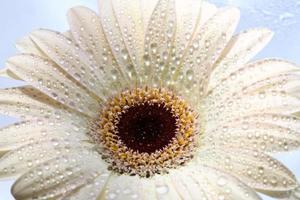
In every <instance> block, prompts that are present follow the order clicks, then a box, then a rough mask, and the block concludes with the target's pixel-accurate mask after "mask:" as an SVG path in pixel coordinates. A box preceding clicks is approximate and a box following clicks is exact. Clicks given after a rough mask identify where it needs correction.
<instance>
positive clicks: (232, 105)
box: [204, 91, 300, 127]
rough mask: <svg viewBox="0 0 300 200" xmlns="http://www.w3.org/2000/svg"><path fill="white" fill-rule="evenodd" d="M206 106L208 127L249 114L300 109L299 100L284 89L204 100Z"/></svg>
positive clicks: (282, 112) (290, 112) (289, 112)
mask: <svg viewBox="0 0 300 200" xmlns="http://www.w3.org/2000/svg"><path fill="white" fill-rule="evenodd" d="M204 106H205V107H206V108H207V113H205V114H206V121H207V122H208V123H209V125H208V126H210V127H217V126H218V125H220V124H224V122H225V121H228V120H233V119H236V118H238V117H243V116H247V115H249V114H258V113H262V112H268V111H270V110H272V112H273V113H281V114H292V113H295V112H298V111H299V109H300V100H299V99H298V98H296V97H293V96H291V95H288V94H286V92H285V91H274V92H268V93H257V94H253V95H244V96H241V97H239V96H233V97H232V99H229V100H228V101H225V102H221V103H220V102H219V100H218V99H215V100H213V101H212V100H209V101H205V102H204Z"/></svg>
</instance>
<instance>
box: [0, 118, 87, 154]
mask: <svg viewBox="0 0 300 200" xmlns="http://www.w3.org/2000/svg"><path fill="white" fill-rule="evenodd" d="M65 120H66V119H65ZM73 120H74V119H73ZM73 120H72V119H70V120H66V121H65V122H63V123H61V122H59V121H50V120H31V121H23V122H17V123H15V124H13V125H9V126H7V127H4V128H2V129H0V151H9V150H13V149H16V148H19V147H21V146H23V145H26V144H29V143H33V142H37V141H41V140H44V139H46V138H51V137H54V138H55V137H61V138H66V139H68V138H76V139H77V140H88V137H87V135H86V134H87V132H88V128H87V124H88V122H87V121H86V120H84V118H82V119H81V120H74V121H73Z"/></svg>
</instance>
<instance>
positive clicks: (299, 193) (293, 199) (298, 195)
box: [286, 186, 300, 200]
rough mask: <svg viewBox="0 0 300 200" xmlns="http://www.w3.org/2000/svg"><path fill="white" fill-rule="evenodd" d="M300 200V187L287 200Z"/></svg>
mask: <svg viewBox="0 0 300 200" xmlns="http://www.w3.org/2000/svg"><path fill="white" fill-rule="evenodd" d="M299 199H300V186H299V187H297V188H296V189H295V190H293V191H292V192H291V194H290V196H289V197H288V198H286V200H299Z"/></svg>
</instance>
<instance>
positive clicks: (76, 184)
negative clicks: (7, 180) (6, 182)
mask: <svg viewBox="0 0 300 200" xmlns="http://www.w3.org/2000/svg"><path fill="white" fill-rule="evenodd" d="M106 168H107V166H106V164H105V162H104V161H103V160H101V157H100V155H99V154H98V153H96V152H93V151H88V150H81V151H80V150H78V151H74V152H72V153H69V154H66V155H64V156H58V157H56V158H54V159H52V160H49V161H47V162H44V163H42V164H40V165H38V166H36V167H35V168H33V169H32V170H29V171H28V172H26V173H25V174H24V175H23V176H22V177H20V178H19V179H18V180H17V181H16V183H15V184H14V185H13V188H12V194H13V196H14V197H15V198H16V199H17V200H19V199H21V200H29V199H57V198H59V197H60V196H62V195H65V194H66V193H72V192H74V191H76V190H77V189H80V188H81V187H83V186H85V185H86V184H89V183H91V182H93V181H94V180H95V178H97V177H98V176H99V175H101V174H107V173H108V172H107V169H106Z"/></svg>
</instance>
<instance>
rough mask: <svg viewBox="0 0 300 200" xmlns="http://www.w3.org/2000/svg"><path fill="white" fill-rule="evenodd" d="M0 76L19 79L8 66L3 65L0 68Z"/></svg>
mask: <svg viewBox="0 0 300 200" xmlns="http://www.w3.org/2000/svg"><path fill="white" fill-rule="evenodd" d="M0 76H1V77H5V78H11V79H15V80H21V78H20V77H18V76H17V75H16V74H14V73H13V72H12V71H11V70H10V69H9V68H8V67H4V68H2V69H1V70H0Z"/></svg>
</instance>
